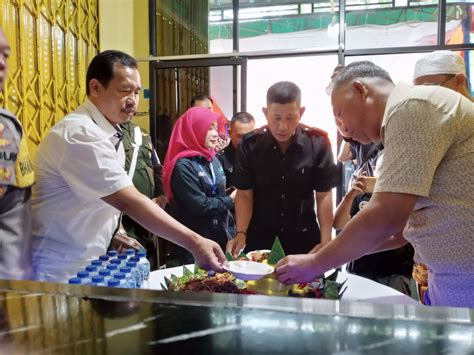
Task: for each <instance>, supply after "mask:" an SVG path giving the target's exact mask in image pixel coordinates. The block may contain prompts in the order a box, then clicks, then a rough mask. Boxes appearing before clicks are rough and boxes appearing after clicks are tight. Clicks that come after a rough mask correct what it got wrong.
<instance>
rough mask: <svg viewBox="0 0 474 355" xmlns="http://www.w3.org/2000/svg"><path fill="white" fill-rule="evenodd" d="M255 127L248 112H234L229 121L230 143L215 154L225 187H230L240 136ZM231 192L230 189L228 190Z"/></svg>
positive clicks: (253, 120) (253, 119)
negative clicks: (223, 174)
mask: <svg viewBox="0 0 474 355" xmlns="http://www.w3.org/2000/svg"><path fill="white" fill-rule="evenodd" d="M254 128H255V118H253V116H252V115H251V114H250V113H248V112H238V113H236V114H235V115H234V116H233V117H232V119H231V121H230V130H229V136H230V139H231V140H230V143H229V144H228V145H227V147H225V148H224V150H223V151H222V152H221V153H220V154H219V155H218V156H217V158H218V159H219V161H220V162H221V164H222V168H223V169H224V173H225V178H226V188H227V189H228V190H229V189H230V188H231V187H232V183H231V181H230V179H231V176H232V173H233V171H234V163H235V154H236V152H237V146H238V145H239V142H240V140H241V139H242V137H243V136H244V135H245V134H247V133H249V132H251V131H253V130H254ZM229 192H232V191H228V193H229Z"/></svg>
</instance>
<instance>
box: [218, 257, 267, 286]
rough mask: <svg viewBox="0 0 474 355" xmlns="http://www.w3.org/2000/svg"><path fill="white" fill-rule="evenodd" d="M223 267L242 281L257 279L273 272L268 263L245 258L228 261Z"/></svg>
mask: <svg viewBox="0 0 474 355" xmlns="http://www.w3.org/2000/svg"><path fill="white" fill-rule="evenodd" d="M224 269H225V270H227V271H229V272H230V273H231V274H232V275H234V276H235V277H236V278H238V279H239V280H244V281H250V280H259V279H261V278H262V277H264V276H266V275H268V274H271V273H272V272H273V267H271V266H270V265H267V264H262V263H257V262H255V261H247V260H237V261H228V262H227V263H226V264H224Z"/></svg>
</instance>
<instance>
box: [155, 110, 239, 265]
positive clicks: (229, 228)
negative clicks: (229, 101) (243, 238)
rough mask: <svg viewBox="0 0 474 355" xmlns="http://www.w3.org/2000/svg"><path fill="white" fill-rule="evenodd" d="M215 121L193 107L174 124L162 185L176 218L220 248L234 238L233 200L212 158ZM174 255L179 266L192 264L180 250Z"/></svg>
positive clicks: (214, 146) (214, 144) (215, 119)
mask: <svg viewBox="0 0 474 355" xmlns="http://www.w3.org/2000/svg"><path fill="white" fill-rule="evenodd" d="M218 119H219V116H218V115H217V114H215V113H213V112H212V111H210V110H209V109H207V108H202V107H193V108H190V109H189V110H188V111H186V112H185V113H184V114H183V115H182V116H181V117H180V118H179V119H178V120H177V121H176V123H175V125H174V128H173V132H172V133H171V138H170V142H169V146H168V152H167V153H166V157H165V162H164V165H163V186H164V189H165V192H166V196H167V197H168V200H169V201H170V202H171V203H172V204H174V206H175V207H176V212H177V216H176V218H177V219H178V220H179V221H180V222H181V223H183V224H184V225H185V226H187V227H189V228H190V229H192V230H193V231H195V232H196V233H199V234H201V235H203V236H204V237H207V238H209V239H212V240H214V241H215V242H217V243H218V244H219V245H220V246H221V248H223V249H224V248H225V245H226V243H227V240H228V238H231V237H233V236H234V231H235V226H234V221H233V218H232V213H231V211H232V210H233V209H234V201H233V199H232V197H230V196H227V195H226V191H225V186H226V179H225V174H224V170H223V169H222V165H221V164H220V162H219V160H218V159H217V158H216V157H215V155H216V152H215V148H216V145H217V142H218V132H217V120H218ZM174 254H175V255H173V258H178V259H179V262H180V263H191V262H193V259H192V255H191V254H189V253H187V252H186V251H185V250H184V249H179V250H176V251H175V253H174ZM167 264H169V262H167Z"/></svg>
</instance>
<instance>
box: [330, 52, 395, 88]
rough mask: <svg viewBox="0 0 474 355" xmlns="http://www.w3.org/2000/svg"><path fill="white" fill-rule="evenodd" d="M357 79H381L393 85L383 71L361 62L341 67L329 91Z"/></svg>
mask: <svg viewBox="0 0 474 355" xmlns="http://www.w3.org/2000/svg"><path fill="white" fill-rule="evenodd" d="M357 78H382V79H385V80H388V81H390V82H391V83H393V81H392V78H391V77H390V74H389V73H388V72H387V71H386V70H385V69H382V68H381V67H379V66H378V65H375V64H374V63H372V62H370V61H368V60H363V61H359V62H354V63H351V64H349V65H347V66H345V67H343V68H342V70H341V71H340V72H339V74H337V75H336V76H335V77H334V79H333V81H332V83H331V91H332V90H334V88H336V87H339V86H341V85H342V84H345V83H346V82H348V81H352V80H354V79H357Z"/></svg>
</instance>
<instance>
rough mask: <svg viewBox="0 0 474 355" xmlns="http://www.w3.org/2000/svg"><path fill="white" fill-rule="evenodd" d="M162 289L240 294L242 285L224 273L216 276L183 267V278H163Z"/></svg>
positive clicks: (173, 276) (174, 276) (213, 273)
mask: <svg viewBox="0 0 474 355" xmlns="http://www.w3.org/2000/svg"><path fill="white" fill-rule="evenodd" d="M161 287H162V289H164V290H170V291H194V292H213V293H241V290H242V289H243V288H242V284H241V283H239V282H237V281H236V279H235V277H234V276H232V275H231V274H230V273H228V272H225V273H221V274H216V273H215V272H214V271H212V272H211V271H210V272H206V271H205V270H203V269H200V268H195V270H194V272H192V271H190V270H189V269H188V268H186V266H183V276H179V277H178V276H176V275H171V278H169V279H168V278H166V277H165V285H163V284H162V285H161Z"/></svg>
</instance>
